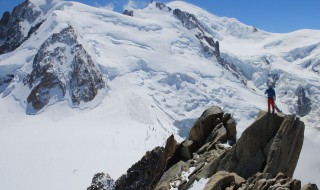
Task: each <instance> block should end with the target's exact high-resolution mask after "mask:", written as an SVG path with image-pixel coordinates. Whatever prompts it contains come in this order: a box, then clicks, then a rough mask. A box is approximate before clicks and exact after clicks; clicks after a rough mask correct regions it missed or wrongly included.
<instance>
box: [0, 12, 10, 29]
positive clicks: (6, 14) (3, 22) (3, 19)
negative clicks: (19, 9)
mask: <svg viewBox="0 0 320 190" xmlns="http://www.w3.org/2000/svg"><path fill="white" fill-rule="evenodd" d="M9 19H10V13H9V12H8V11H5V12H4V13H3V14H2V17H1V20H0V25H2V26H7V25H8V22H9Z"/></svg>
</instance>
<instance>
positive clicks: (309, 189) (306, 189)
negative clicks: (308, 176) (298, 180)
mask: <svg viewBox="0 0 320 190" xmlns="http://www.w3.org/2000/svg"><path fill="white" fill-rule="evenodd" d="M301 190H319V189H318V187H317V185H316V184H311V183H309V184H306V185H304V186H303V187H302V189H301Z"/></svg>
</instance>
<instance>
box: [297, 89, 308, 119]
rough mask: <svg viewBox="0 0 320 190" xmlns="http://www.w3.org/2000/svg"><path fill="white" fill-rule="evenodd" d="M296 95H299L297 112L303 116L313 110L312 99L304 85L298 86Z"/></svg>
mask: <svg viewBox="0 0 320 190" xmlns="http://www.w3.org/2000/svg"><path fill="white" fill-rule="evenodd" d="M296 96H298V102H297V104H298V110H297V114H298V115H300V116H301V117H303V116H306V115H308V114H309V113H310V111H311V100H310V98H308V97H307V96H306V89H305V88H303V87H298V89H297V90H296Z"/></svg>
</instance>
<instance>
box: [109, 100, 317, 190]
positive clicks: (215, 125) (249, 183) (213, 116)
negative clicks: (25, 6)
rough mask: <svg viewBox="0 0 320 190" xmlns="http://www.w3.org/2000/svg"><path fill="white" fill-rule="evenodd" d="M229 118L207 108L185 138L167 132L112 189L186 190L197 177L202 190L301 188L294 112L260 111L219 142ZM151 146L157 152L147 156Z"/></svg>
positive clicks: (300, 132)
mask: <svg viewBox="0 0 320 190" xmlns="http://www.w3.org/2000/svg"><path fill="white" fill-rule="evenodd" d="M230 122H233V118H232V117H231V115H230V114H228V113H224V112H223V111H222V110H221V108H219V107H217V106H213V107H211V108H209V109H207V110H206V111H205V112H204V113H203V114H202V115H201V117H200V118H199V119H198V120H197V122H196V123H195V125H194V126H193V128H191V131H190V136H189V138H188V140H185V141H183V142H182V143H180V144H179V143H177V142H176V141H175V140H174V137H173V136H171V137H170V138H169V139H168V140H167V144H166V147H165V148H160V147H157V148H156V149H154V150H153V151H151V152H148V153H147V154H146V156H144V157H143V158H142V159H141V160H140V161H139V162H137V163H136V164H135V165H134V166H132V168H130V169H129V170H128V173H127V174H126V175H124V176H122V177H121V178H120V179H118V181H117V184H116V186H115V189H156V190H166V189H167V190H169V189H172V188H177V189H181V190H185V189H189V188H190V187H192V185H193V183H194V182H196V181H199V180H200V179H207V180H208V181H207V183H206V185H205V186H204V187H203V188H204V189H206V190H207V189H226V188H231V189H266V188H269V187H271V186H272V187H277V188H282V189H297V190H299V189H301V182H300V181H299V180H296V179H292V175H293V172H294V170H295V167H296V165H297V162H298V159H299V155H300V151H301V149H302V145H303V138H304V123H303V122H302V121H300V120H299V119H298V118H297V117H296V116H295V115H284V114H278V115H277V114H269V113H266V112H263V111H261V112H260V113H259V114H258V117H257V119H256V121H255V122H253V123H252V124H251V125H250V126H249V127H248V128H247V129H246V130H245V131H244V132H243V133H242V135H241V137H240V138H239V140H238V142H237V143H236V144H235V145H233V146H226V145H223V143H226V142H227V141H228V140H229V139H230V137H232V136H230V135H229V134H231V133H229V132H227V127H228V125H230ZM221 128H223V129H224V130H220V129H221ZM212 134H215V135H212ZM216 137H219V138H216ZM155 152H156V153H157V154H156V157H155V156H152V155H153V154H154V153H155ZM150 155H151V156H150ZM186 155H187V156H186ZM165 160H166V162H163V161H165ZM163 163H165V165H163ZM152 166H154V170H150V168H152ZM154 171H157V172H154ZM159 172H160V173H159ZM142 174H143V175H142ZM146 174H148V175H146ZM130 176H131V177H130ZM120 184H121V185H120ZM314 187H316V186H315V185H309V186H306V187H304V189H306V188H314Z"/></svg>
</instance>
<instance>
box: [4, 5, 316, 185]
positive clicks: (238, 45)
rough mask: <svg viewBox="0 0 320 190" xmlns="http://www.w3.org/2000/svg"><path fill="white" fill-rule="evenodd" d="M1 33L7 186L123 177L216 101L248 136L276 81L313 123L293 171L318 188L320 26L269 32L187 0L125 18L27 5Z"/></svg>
mask: <svg viewBox="0 0 320 190" xmlns="http://www.w3.org/2000/svg"><path fill="white" fill-rule="evenodd" d="M128 13H130V14H128ZM131 13H132V16H130V15H131ZM0 28H1V31H0V54H1V55H0V79H1V80H0V95H1V98H0V105H1V109H0V122H1V127H0V131H1V132H0V151H1V154H2V155H4V156H1V158H0V184H2V186H3V187H4V189H18V188H20V189H21V188H23V189H37V188H39V187H43V186H46V187H47V188H46V189H81V188H82V189H83V188H85V187H87V186H88V185H89V184H90V182H91V178H92V176H93V174H95V173H97V172H99V171H101V170H104V172H107V173H109V174H110V175H111V176H112V177H113V178H118V177H119V176H120V175H122V174H123V173H125V171H126V169H127V168H129V167H130V166H131V165H132V164H133V163H134V162H136V161H137V160H138V159H140V157H141V156H142V155H143V154H144V152H145V151H146V150H151V149H152V148H154V147H155V146H158V145H162V144H163V143H164V142H165V139H167V137H168V136H169V135H171V134H172V133H173V134H175V135H176V137H177V138H180V139H182V138H181V137H185V136H186V134H187V132H188V128H190V127H191V125H192V123H193V122H194V120H195V118H198V117H199V115H200V114H201V113H202V111H203V110H205V108H208V107H210V106H211V105H218V106H220V107H221V108H223V109H224V110H225V111H226V112H229V113H232V114H233V115H234V118H235V119H236V120H237V123H238V124H237V126H238V128H239V130H240V131H242V130H243V129H244V127H245V126H248V124H249V123H251V122H252V121H253V120H254V118H255V116H256V114H257V113H258V111H259V110H260V109H266V103H265V98H264V96H263V92H264V89H265V88H266V82H267V81H268V80H270V81H272V82H273V83H274V85H275V88H276V92H277V95H278V97H277V105H278V106H279V107H280V108H281V109H283V111H284V112H286V113H295V114H299V115H300V116H303V117H302V120H303V121H304V122H305V123H306V138H305V143H304V147H303V150H302V155H301V157H302V158H301V159H300V161H299V163H298V167H297V171H296V174H295V175H296V177H297V178H300V179H302V181H303V182H304V183H306V182H308V180H311V182H315V183H318V184H319V183H320V182H319V181H318V180H319V176H320V171H319V170H318V169H317V168H319V167H317V166H319V165H320V162H319V161H318V160H317V159H316V158H312V157H311V158H309V157H308V156H309V155H311V154H313V152H314V151H316V150H318V148H317V146H318V145H319V144H320V137H319V136H320V132H319V129H318V128H317V127H319V124H320V117H319V116H320V108H319V106H318V105H319V103H320V82H319V81H320V80H319V79H320V76H319V75H320V66H319V65H320V60H319V55H320V31H315V30H314V31H313V30H301V31H296V32H292V33H288V34H274V33H268V32H265V31H262V30H260V29H257V28H255V27H252V26H247V25H245V24H242V23H240V22H239V21H237V20H236V19H230V18H225V17H217V16H215V15H212V14H211V13H208V12H206V11H204V10H202V9H200V8H198V7H195V6H193V5H191V4H188V3H185V2H183V1H173V2H171V3H168V4H166V5H164V4H161V3H156V2H152V3H150V4H149V5H148V6H147V7H145V8H144V9H137V10H133V11H132V12H130V11H127V14H120V13H116V12H113V11H109V10H105V9H101V8H95V7H90V6H87V5H83V4H80V3H77V2H64V1H59V0H51V1H48V0H46V1H45V0H27V1H25V2H24V3H22V4H20V5H19V6H17V7H16V8H15V9H14V10H13V12H12V13H11V14H8V13H6V14H4V16H3V18H2V19H1V22H0ZM298 102H299V103H298ZM179 136H181V137H179ZM120 163H121V164H120ZM52 181H54V183H52ZM48 184H50V186H49V187H48Z"/></svg>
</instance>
